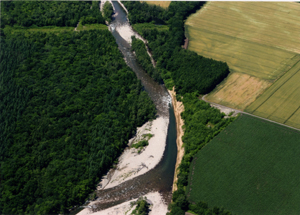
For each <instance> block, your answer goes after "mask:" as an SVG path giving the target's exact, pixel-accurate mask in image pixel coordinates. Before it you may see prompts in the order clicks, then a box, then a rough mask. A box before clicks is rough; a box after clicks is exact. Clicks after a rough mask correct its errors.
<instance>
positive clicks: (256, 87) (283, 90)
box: [185, 2, 300, 127]
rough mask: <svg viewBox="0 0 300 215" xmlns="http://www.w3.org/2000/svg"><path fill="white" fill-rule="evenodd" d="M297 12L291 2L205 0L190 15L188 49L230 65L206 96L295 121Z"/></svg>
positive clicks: (299, 51) (299, 105) (299, 55)
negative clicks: (226, 76)
mask: <svg viewBox="0 0 300 215" xmlns="http://www.w3.org/2000/svg"><path fill="white" fill-rule="evenodd" d="M299 14H300V4H299V3H295V2H208V3H207V4H206V5H205V6H204V7H203V8H202V9H201V10H199V11H198V12H197V13H195V14H193V15H191V16H190V17H189V18H188V19H187V21H186V24H185V27H186V34H187V36H188V37H189V47H188V49H189V50H192V51H195V52H197V53H198V54H200V55H202V56H205V57H208V58H212V59H215V60H220V61H225V62H227V64H228V66H229V68H230V71H231V74H230V75H229V76H228V78H226V80H224V81H223V82H222V83H221V84H220V85H219V86H218V87H217V88H216V89H215V90H214V91H213V92H212V93H210V94H209V95H208V96H207V97H206V98H207V99H208V100H209V101H213V102H216V103H220V104H223V105H226V106H229V107H232V108H237V109H240V110H244V109H245V108H246V107H247V108H246V111H248V112H250V113H253V114H255V115H259V116H262V117H265V118H269V119H271V120H274V121H278V122H281V123H285V124H287V125H290V126H294V127H299V126H300V123H299V122H300V87H299V85H300V81H299V80H300V72H298V71H299V70H300V63H299V62H300V16H299ZM289 77H292V78H290V79H289V80H288V81H287V79H288V78H289ZM271 84H272V85H271ZM270 85H271V86H270Z"/></svg>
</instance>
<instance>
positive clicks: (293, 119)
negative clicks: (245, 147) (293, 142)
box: [246, 62, 300, 128]
mask: <svg viewBox="0 0 300 215" xmlns="http://www.w3.org/2000/svg"><path fill="white" fill-rule="evenodd" d="M299 80H300V62H298V63H297V64H295V65H294V66H293V67H292V68H291V69H290V70H289V71H288V72H287V73H286V74H284V75H283V76H282V77H281V78H280V79H279V80H278V81H276V82H275V83H274V84H273V85H272V86H271V87H270V88H268V89H267V90H266V91H265V92H264V93H263V94H262V95H261V96H260V97H258V98H257V100H256V101H255V102H253V103H252V104H251V105H250V106H249V107H247V108H246V111H247V112H249V113H252V114H255V115H258V116H261V117H264V118H268V119H271V120H274V121H277V122H280V123H284V124H286V125H289V126H293V127H296V128H300V110H299V109H300V84H299Z"/></svg>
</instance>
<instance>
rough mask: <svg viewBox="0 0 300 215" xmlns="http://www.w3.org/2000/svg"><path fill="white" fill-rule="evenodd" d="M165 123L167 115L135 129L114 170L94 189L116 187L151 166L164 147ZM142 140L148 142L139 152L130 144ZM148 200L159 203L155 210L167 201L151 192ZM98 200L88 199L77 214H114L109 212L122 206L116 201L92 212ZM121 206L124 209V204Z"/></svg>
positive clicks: (166, 130)
mask: <svg viewBox="0 0 300 215" xmlns="http://www.w3.org/2000/svg"><path fill="white" fill-rule="evenodd" d="M168 125H169V119H168V118H165V117H158V118H157V119H155V120H153V121H148V122H147V123H145V124H144V125H143V126H142V127H140V128H137V133H136V136H135V137H133V138H132V139H130V140H129V141H128V147H127V148H126V149H125V150H124V152H123V153H122V155H121V156H120V157H119V160H118V164H117V165H116V167H115V168H114V169H111V170H110V171H109V172H108V174H107V175H106V176H104V177H103V178H102V181H101V182H100V183H99V185H98V187H97V190H105V189H109V188H112V187H115V186H118V185H119V184H121V183H123V182H125V181H128V180H131V179H133V178H135V177H137V176H140V175H142V174H145V173H146V172H148V171H150V170H151V169H153V168H154V167H155V166H156V165H157V164H158V163H159V162H160V160H161V159H162V157H163V154H164V151H165V147H166V139H167V133H168ZM151 136H152V137H151ZM149 138H150V139H149ZM145 139H146V140H147V139H148V142H149V145H148V146H146V147H144V148H143V149H142V150H140V152H139V149H136V148H133V147H131V146H132V145H133V144H136V143H138V142H139V141H141V140H145ZM150 194H151V193H150ZM150 194H149V195H150ZM147 195H148V194H147ZM147 195H146V196H147ZM147 198H148V197H147ZM152 199H153V200H152V201H153V202H157V203H156V205H157V204H159V205H160V206H155V207H159V208H160V209H157V210H159V211H160V210H162V211H164V210H167V204H165V203H164V202H163V200H162V198H161V196H160V194H159V196H157V195H155V196H154V197H152ZM100 202H101V199H100V198H99V200H96V201H93V202H90V203H89V205H88V208H85V209H83V210H82V211H80V212H79V213H78V214H79V215H88V214H117V213H113V211H115V210H116V211H119V210H121V209H122V208H123V206H124V205H126V204H124V205H123V204H120V205H117V206H115V207H112V208H108V209H106V210H103V211H98V212H93V211H92V208H93V207H94V206H93V205H97V203H100ZM127 203H128V202H127ZM122 205H123V206H122ZM163 205H164V206H163ZM116 208H117V209H116ZM125 208H127V206H126V207H125ZM122 210H123V209H122ZM104 211H107V213H106V212H105V213H104ZM102 212H103V213H102ZM108 212H109V213H108ZM119 214H122V213H119ZM124 214H125V213H124ZM153 214H155V213H153ZM156 214H165V213H156Z"/></svg>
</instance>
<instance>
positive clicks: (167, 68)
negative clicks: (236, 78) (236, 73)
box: [124, 2, 229, 95]
mask: <svg viewBox="0 0 300 215" xmlns="http://www.w3.org/2000/svg"><path fill="white" fill-rule="evenodd" d="M124 4H125V5H127V6H130V7H128V8H127V9H128V11H129V18H130V17H137V18H135V19H134V21H132V22H133V23H138V22H141V21H142V20H141V19H139V18H138V17H140V16H142V15H141V14H142V11H143V12H144V13H146V14H151V11H156V12H157V13H159V14H160V17H163V19H164V21H165V22H166V23H167V24H168V26H169V28H165V29H167V30H164V31H159V30H158V29H156V28H154V27H152V28H149V24H148V25H147V24H143V25H142V24H140V25H138V31H139V33H140V34H141V35H142V36H143V37H144V38H145V39H146V40H147V41H148V42H149V43H148V44H149V48H150V51H151V53H152V54H153V58H154V60H155V61H156V62H157V67H156V68H155V69H151V68H150V67H151V66H152V65H151V64H149V59H147V56H146V55H145V51H143V52H141V51H142V49H144V48H143V47H140V48H138V46H144V44H142V43H141V42H138V41H133V43H132V44H133V49H134V50H135V51H136V53H137V55H138V54H139V55H140V56H137V58H138V60H139V62H140V63H141V64H142V66H143V67H144V69H145V70H146V71H148V73H149V74H152V76H153V77H156V80H160V78H159V77H162V78H163V79H164V81H165V83H166V86H167V87H168V88H170V87H172V86H171V85H172V84H174V85H175V90H176V92H177V93H179V94H181V95H184V94H185V93H191V92H196V91H197V92H198V93H200V94H206V93H208V92H210V91H211V90H213V89H214V88H215V87H216V85H218V84H219V83H220V82H221V81H222V80H223V79H224V78H225V77H226V76H227V75H228V73H229V68H228V66H227V64H226V63H224V62H219V61H215V60H213V59H208V58H205V57H202V56H200V55H197V54H196V53H195V52H192V51H189V50H183V49H182V47H181V45H183V42H184V38H185V36H184V19H185V18H187V16H188V15H190V14H191V13H193V12H195V11H196V10H197V9H199V8H200V7H201V6H202V5H203V4H204V2H171V4H170V6H169V8H168V9H166V10H165V9H162V8H160V7H153V6H151V7H150V6H145V7H144V5H143V4H142V3H140V2H126V3H125V2H124ZM133 5H134V6H136V7H133ZM148 7H150V9H149V8H148ZM136 8H141V10H137V9H136ZM147 20H148V19H147ZM147 20H144V21H147ZM149 21H151V22H153V21H155V20H152V19H150V18H149Z"/></svg>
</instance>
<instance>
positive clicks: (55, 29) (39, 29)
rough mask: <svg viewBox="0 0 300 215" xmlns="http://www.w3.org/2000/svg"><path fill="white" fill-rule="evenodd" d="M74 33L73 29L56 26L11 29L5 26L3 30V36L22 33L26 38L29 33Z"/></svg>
mask: <svg viewBox="0 0 300 215" xmlns="http://www.w3.org/2000/svg"><path fill="white" fill-rule="evenodd" d="M71 31H74V27H57V26H43V27H28V28H26V27H11V26H8V25H6V26H5V28H4V29H3V32H4V34H5V35H9V34H16V33H21V32H22V33H24V34H25V35H26V36H28V35H29V34H30V33H31V32H43V33H55V34H58V33H62V32H71Z"/></svg>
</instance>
